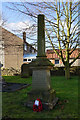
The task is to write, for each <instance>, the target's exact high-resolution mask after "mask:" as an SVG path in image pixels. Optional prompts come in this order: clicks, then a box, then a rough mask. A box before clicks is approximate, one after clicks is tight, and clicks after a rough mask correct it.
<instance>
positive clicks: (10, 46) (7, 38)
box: [2, 28, 23, 69]
mask: <svg viewBox="0 0 80 120" xmlns="http://www.w3.org/2000/svg"><path fill="white" fill-rule="evenodd" d="M2 40H3V41H4V60H5V68H11V67H13V68H15V69H20V67H21V65H22V64H23V40H22V39H20V38H19V37H17V36H16V35H14V34H13V33H11V32H9V31H7V30H5V29H3V28H2Z"/></svg>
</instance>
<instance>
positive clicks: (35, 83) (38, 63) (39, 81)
mask: <svg viewBox="0 0 80 120" xmlns="http://www.w3.org/2000/svg"><path fill="white" fill-rule="evenodd" d="M30 66H31V68H32V69H33V74H32V90H31V91H30V92H28V93H27V103H26V106H28V107H33V104H34V100H36V99H38V98H39V99H40V100H41V101H42V105H43V109H53V107H54V106H55V104H56V103H57V101H58V98H56V96H55V91H54V90H53V89H52V88H51V80H50V69H51V67H52V66H53V64H52V63H51V62H50V61H49V60H48V59H47V57H46V54H45V25H44V15H39V16H38V53H37V59H36V60H35V61H34V62H31V63H30Z"/></svg>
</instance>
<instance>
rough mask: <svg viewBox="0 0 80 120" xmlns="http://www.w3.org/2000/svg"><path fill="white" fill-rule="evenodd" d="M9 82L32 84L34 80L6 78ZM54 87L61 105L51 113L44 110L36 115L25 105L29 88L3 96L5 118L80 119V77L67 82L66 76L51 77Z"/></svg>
mask: <svg viewBox="0 0 80 120" xmlns="http://www.w3.org/2000/svg"><path fill="white" fill-rule="evenodd" d="M4 78H5V80H6V81H7V82H16V83H31V82H32V78H31V77H30V78H20V77H19V76H4ZM51 82H52V84H51V85H52V87H53V89H55V90H56V96H57V97H58V98H59V103H58V104H57V105H56V106H55V108H54V109H53V110H51V111H46V110H43V111H42V112H39V113H36V112H33V110H32V109H30V108H27V107H25V106H24V105H23V103H25V102H26V99H27V92H28V91H30V90H31V86H29V87H28V88H25V89H22V90H19V91H16V92H12V93H7V92H3V94H2V102H3V104H2V113H3V117H9V118H55V117H60V118H78V77H77V76H75V77H72V78H71V79H70V80H66V79H65V77H64V76H60V77H59V76H57V77H56V76H54V77H51Z"/></svg>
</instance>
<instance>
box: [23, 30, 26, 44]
mask: <svg viewBox="0 0 80 120" xmlns="http://www.w3.org/2000/svg"><path fill="white" fill-rule="evenodd" d="M23 40H24V43H26V32H23Z"/></svg>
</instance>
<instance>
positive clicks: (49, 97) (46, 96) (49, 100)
mask: <svg viewBox="0 0 80 120" xmlns="http://www.w3.org/2000/svg"><path fill="white" fill-rule="evenodd" d="M37 98H39V99H40V100H41V102H42V106H43V109H46V110H50V109H53V108H54V106H55V105H56V103H57V101H58V98H56V97H55V91H54V90H53V89H51V90H48V91H39V92H38V91H30V92H29V93H28V97H27V102H26V106H27V107H30V108H33V104H34V101H35V100H36V99H37Z"/></svg>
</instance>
